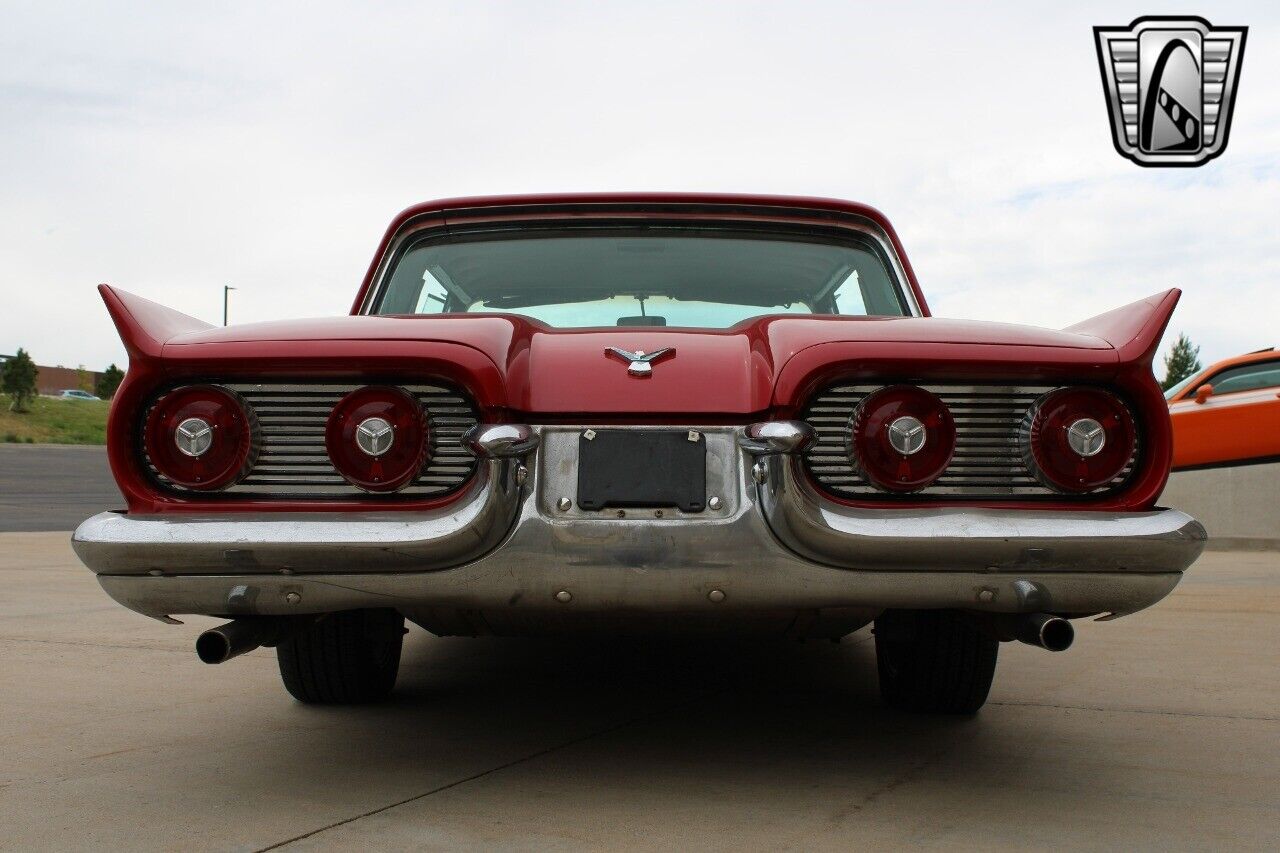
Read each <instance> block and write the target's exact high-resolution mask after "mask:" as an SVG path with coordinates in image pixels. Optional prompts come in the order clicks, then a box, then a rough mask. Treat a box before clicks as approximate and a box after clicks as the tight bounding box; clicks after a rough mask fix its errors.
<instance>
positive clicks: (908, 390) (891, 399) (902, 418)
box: [853, 385, 956, 492]
mask: <svg viewBox="0 0 1280 853" xmlns="http://www.w3.org/2000/svg"><path fill="white" fill-rule="evenodd" d="M955 449H956V425H955V421H954V420H953V419H952V417H951V412H950V411H948V410H947V406H946V404H945V403H943V402H942V400H941V399H939V398H938V396H937V395H936V394H931V393H930V392H928V391H926V390H924V389H923V388H917V387H915V386H913V385H892V386H890V387H888V388H881V389H880V390H879V391H876V392H874V393H873V394H870V395H868V396H867V397H866V398H865V399H863V401H862V402H861V403H859V404H858V408H857V409H855V410H854V412H853V455H854V462H855V463H856V464H857V466H858V468H859V469H860V470H861V471H862V473H863V475H864V476H866V478H867V479H868V480H869V481H870V482H871V483H872V484H873V485H875V486H877V487H878V488H881V489H884V490H885V491H889V492H914V491H918V490H920V489H923V488H924V487H925V486H928V485H929V484H930V483H932V482H933V481H934V480H936V479H938V477H939V476H941V475H942V472H943V471H945V470H947V466H948V465H949V464H951V455H952V454H953V453H955Z"/></svg>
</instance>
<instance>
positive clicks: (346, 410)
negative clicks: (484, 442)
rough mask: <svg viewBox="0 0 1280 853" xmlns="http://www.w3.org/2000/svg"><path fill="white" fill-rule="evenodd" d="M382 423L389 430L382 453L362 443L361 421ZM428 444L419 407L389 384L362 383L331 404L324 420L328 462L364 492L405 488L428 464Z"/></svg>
mask: <svg viewBox="0 0 1280 853" xmlns="http://www.w3.org/2000/svg"><path fill="white" fill-rule="evenodd" d="M373 420H377V421H381V422H383V423H386V424H387V425H388V426H389V427H390V428H391V430H392V432H393V436H392V440H391V443H390V446H389V447H388V448H387V449H386V450H385V451H384V452H381V453H377V452H370V450H369V449H367V448H363V447H361V444H360V441H359V439H360V436H359V435H358V431H359V430H360V428H361V426H362V424H365V423H367V422H369V421H373ZM429 446H430V443H429V437H428V434H427V423H426V420H425V419H424V418H423V416H422V408H421V406H419V405H418V402H417V401H416V400H415V399H414V398H413V396H412V395H411V394H409V392H407V391H405V390H404V389H403V388H399V387H397V386H392V385H366V386H364V387H362V388H357V389H355V390H354V391H351V392H350V393H348V394H347V395H346V396H344V397H343V398H342V399H341V400H339V401H338V404H337V405H336V406H334V407H333V411H331V412H330V413H329V417H328V419H327V421H326V423H325V450H326V451H327V453H328V454H329V461H330V462H331V463H332V464H333V467H334V468H335V469H336V470H337V472H338V473H339V474H341V475H342V477H343V479H345V480H346V481H347V482H348V483H350V484H351V485H353V486H355V487H356V488H359V489H363V490H364V491H366V492H378V493H384V492H395V491H399V490H400V489H402V488H404V487H405V486H407V485H408V484H409V483H410V482H412V481H413V480H414V478H415V477H417V476H418V473H419V472H420V471H421V470H422V467H423V466H424V465H425V464H426V463H427V455H428V448H429Z"/></svg>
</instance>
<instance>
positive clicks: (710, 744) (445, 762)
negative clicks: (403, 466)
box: [0, 533, 1280, 850]
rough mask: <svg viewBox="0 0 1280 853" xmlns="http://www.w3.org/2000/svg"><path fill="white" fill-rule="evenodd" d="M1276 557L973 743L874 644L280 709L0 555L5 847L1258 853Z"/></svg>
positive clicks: (547, 646) (436, 656)
mask: <svg viewBox="0 0 1280 853" xmlns="http://www.w3.org/2000/svg"><path fill="white" fill-rule="evenodd" d="M1278 616H1280V554H1275V553H1271V554H1241V553H1224V552H1219V553H1211V554H1208V555H1206V557H1205V558H1204V559H1203V560H1202V562H1201V563H1200V564H1199V565H1198V566H1197V567H1196V568H1195V570H1194V571H1193V574H1192V575H1191V576H1190V577H1189V578H1188V580H1187V581H1186V582H1185V583H1184V584H1183V586H1182V587H1181V588H1180V589H1179V590H1178V591H1177V592H1175V593H1174V595H1173V596H1172V597H1171V598H1170V599H1169V600H1167V601H1165V602H1163V603H1162V604H1161V605H1159V606H1158V607H1156V608H1155V609H1153V610H1149V611H1147V612H1145V613H1141V614H1138V615H1135V616H1132V617H1129V618H1126V619H1122V620H1119V621H1117V622H1112V623H1090V622H1086V623H1077V625H1078V632H1079V634H1078V640H1077V643H1076V646H1075V647H1074V648H1073V649H1072V650H1071V651H1069V652H1066V653H1064V654H1060V655H1052V654H1050V653H1048V652H1043V651H1039V650H1036V649H1032V648H1029V647H1026V646H1019V645H1014V646H1005V647H1004V649H1003V651H1002V660H1001V665H1000V669H999V671H998V673H997V678H996V686H995V688H994V693H993V696H992V701H991V702H990V704H989V705H988V706H987V708H986V709H984V710H983V712H982V713H981V714H979V715H978V716H977V717H976V718H974V719H968V720H939V719H932V718H924V717H909V716H898V715H895V714H891V713H887V712H885V711H883V710H882V709H881V708H880V707H879V705H878V703H877V700H876V696H875V667H874V655H873V651H872V645H871V643H870V642H869V637H868V635H867V634H866V632H860V633H859V634H857V635H855V636H854V637H852V638H849V639H848V640H846V641H845V642H844V643H842V644H840V645H832V644H829V643H816V644H813V643H811V644H807V645H800V644H793V643H778V644H762V645H757V644H735V643H704V644H696V645H688V644H674V645H672V644H657V643H652V644H618V643H603V644H602V643H596V644H571V643H556V642H527V641H517V640H495V639H480V640H470V639H435V638H430V637H429V636H428V635H426V634H425V633H423V632H422V631H420V630H417V629H415V630H414V632H413V633H411V634H410V635H409V637H408V638H407V646H406V654H405V662H404V666H403V668H402V670H401V682H400V684H401V686H400V689H399V694H398V697H397V699H396V701H394V702H392V703H390V704H387V705H383V706H379V707H374V708H366V709H317V708H309V707H304V706H302V705H299V704H296V703H295V702H293V701H292V700H291V699H289V698H288V697H287V695H286V694H285V693H284V691H283V689H282V688H281V687H280V685H279V680H278V677H277V674H276V671H275V660H274V656H273V654H272V653H271V652H269V651H264V650H259V651H257V652H254V653H252V654H250V655H248V656H246V657H244V658H239V659H237V660H234V661H232V662H230V663H228V664H226V665H224V666H221V667H216V668H215V667H208V666H205V665H203V664H200V663H199V662H197V660H196V658H195V655H194V653H193V651H192V643H193V641H194V638H195V635H196V633H197V632H198V631H199V629H200V628H201V626H202V625H204V624H210V620H191V622H190V623H189V624H187V625H185V626H181V627H175V626H167V625H162V624H160V623H158V622H154V621H151V620H148V619H145V618H143V617H141V616H137V615H134V614H132V613H129V612H127V611H125V610H123V609H121V608H119V607H117V606H116V605H114V604H113V603H112V602H110V601H109V600H108V599H107V598H106V596H105V595H104V594H102V593H101V591H100V590H99V589H98V587H97V584H96V583H95V582H94V580H93V578H92V576H91V575H90V574H89V573H88V572H87V571H86V570H85V569H83V568H81V567H80V566H79V565H78V564H77V563H76V561H75V558H74V556H73V555H72V553H71V550H70V548H69V546H68V544H67V535H66V534H62V533H9V534H0V692H2V693H3V697H4V700H3V702H0V827H3V832H0V847H3V848H5V849H14V850H31V849H60V850H62V849H85V848H116V849H123V848H128V849H145V850H174V849H221V850H260V849H269V848H272V847H275V846H277V845H283V846H285V847H291V848H294V849H351V848H357V847H360V848H369V849H379V848H392V849H405V848H415V849H464V850H465V849H486V850H488V849H493V848H503V849H531V848H538V849H581V848H595V849H602V848H613V849H616V848H632V849H659V848H665V849H670V848H683V849H690V848H709V849H740V848H749V849H770V850H772V849H788V848H789V849H805V850H809V849H849V848H851V847H855V846H864V845H879V846H884V847H898V846H902V845H906V844H911V845H918V846H925V847H941V846H947V847H961V848H969V849H992V848H1043V849H1048V848H1054V849H1061V848H1064V847H1065V848H1113V849H1114V848H1125V847H1137V848H1143V849H1151V848H1167V849H1203V850H1221V849H1225V848H1236V849H1239V848H1254V849H1265V848H1270V849H1275V848H1276V847H1277V846H1280V711H1278V710H1277V708H1280V679H1278V676H1280V619H1278V618H1277V617H1278Z"/></svg>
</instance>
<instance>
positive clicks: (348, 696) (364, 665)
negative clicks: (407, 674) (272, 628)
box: [276, 609, 404, 705]
mask: <svg viewBox="0 0 1280 853" xmlns="http://www.w3.org/2000/svg"><path fill="white" fill-rule="evenodd" d="M403 644H404V617H403V616H402V615H400V613H398V612H397V611H395V610H389V609H377V610H345V611H342V612H340V613H330V614H329V615H327V616H325V617H324V618H322V619H320V620H318V621H317V622H316V623H315V624H314V625H311V626H310V627H308V628H307V629H305V630H303V631H301V632H300V633H298V634H295V635H294V636H292V637H290V638H289V639H288V640H285V641H284V642H282V643H281V644H280V645H279V646H277V647H276V658H277V659H278V660H279V662H280V678H281V679H282V680H283V681H284V686H285V689H286V690H288V691H289V693H290V694H292V696H293V697H294V698H295V699H297V700H298V701H300V702H307V703H309V704H317V705H354V704H361V703H367V702H377V701H379V700H381V699H385V698H386V697H387V696H388V695H390V693H391V690H392V688H394V687H395V684H396V673H397V671H398V670H399V668H400V649H401V647H402V646H403Z"/></svg>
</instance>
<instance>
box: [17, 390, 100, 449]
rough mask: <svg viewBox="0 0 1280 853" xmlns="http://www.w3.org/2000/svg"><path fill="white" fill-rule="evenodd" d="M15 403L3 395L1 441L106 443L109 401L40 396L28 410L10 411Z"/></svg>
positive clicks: (22, 442) (25, 442)
mask: <svg viewBox="0 0 1280 853" xmlns="http://www.w3.org/2000/svg"><path fill="white" fill-rule="evenodd" d="M12 402H13V401H12V400H11V399H10V398H9V395H7V394H0V441H3V442H4V443H6V444H106V443H107V410H108V409H109V408H110V407H111V404H110V403H109V402H107V401H106V400H59V399H56V398H52V397H37V398H36V399H34V400H32V401H31V407H30V410H29V411H26V412H23V413H21V414H19V413H17V412H11V411H9V405H10V403H12Z"/></svg>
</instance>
